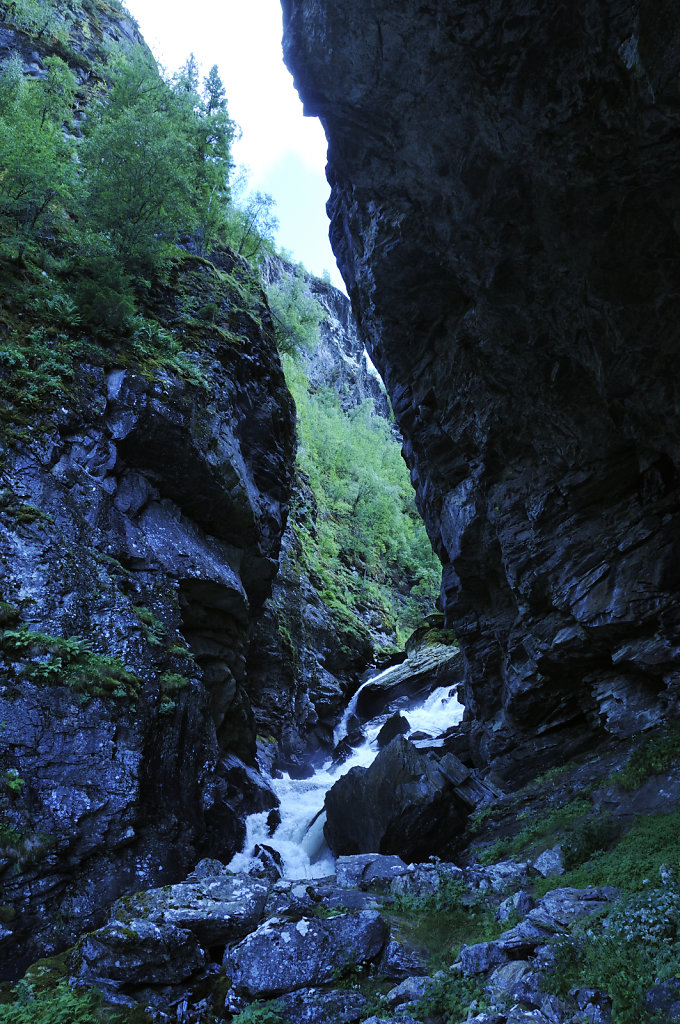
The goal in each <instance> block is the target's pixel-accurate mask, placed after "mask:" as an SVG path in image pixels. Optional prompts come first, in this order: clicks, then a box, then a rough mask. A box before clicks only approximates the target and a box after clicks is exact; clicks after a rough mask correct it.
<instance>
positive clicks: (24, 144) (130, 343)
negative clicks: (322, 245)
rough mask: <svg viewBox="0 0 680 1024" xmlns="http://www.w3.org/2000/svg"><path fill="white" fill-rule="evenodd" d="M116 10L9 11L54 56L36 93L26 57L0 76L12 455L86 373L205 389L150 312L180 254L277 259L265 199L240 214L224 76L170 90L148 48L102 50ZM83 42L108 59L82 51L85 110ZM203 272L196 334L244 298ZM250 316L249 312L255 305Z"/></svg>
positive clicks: (22, 0)
mask: <svg viewBox="0 0 680 1024" xmlns="http://www.w3.org/2000/svg"><path fill="white" fill-rule="evenodd" d="M119 9H120V5H119V4H117V3H114V4H113V5H109V4H108V3H106V2H105V0H71V2H70V3H69V4H68V5H62V4H56V3H54V2H52V0H50V2H45V3H42V2H38V0H9V2H8V0H0V10H1V11H2V12H3V13H4V15H5V18H6V20H7V22H8V23H9V24H10V25H12V24H13V25H15V26H16V27H18V28H19V29H20V30H21V31H23V32H25V33H27V34H29V35H30V36H32V37H33V38H34V39H35V40H36V42H37V41H40V48H41V49H42V50H43V52H45V51H46V52H47V53H48V54H49V53H50V51H54V48H55V47H56V49H57V50H58V51H59V53H58V54H57V53H55V52H52V55H49V56H45V57H44V58H43V66H44V70H45V72H46V74H45V75H44V77H41V78H35V77H31V76H28V75H25V74H24V68H23V65H22V61H21V58H20V57H19V56H18V55H17V54H14V55H11V56H10V57H9V58H7V59H5V60H4V61H3V62H2V63H0V166H1V167H2V174H0V290H1V291H2V292H3V293H4V294H5V296H6V301H3V304H2V307H3V308H2V309H1V310H0V335H1V337H2V342H0V428H2V429H3V433H4V434H5V436H6V437H7V438H9V439H11V438H21V437H22V436H23V435H22V432H21V431H22V427H23V426H24V425H26V424H29V423H30V424H31V425H32V426H33V427H35V426H36V421H37V420H39V418H40V414H41V413H43V412H46V411H48V410H49V409H51V408H52V407H53V406H54V405H55V404H56V402H57V401H59V400H61V401H63V400H64V398H65V397H69V398H71V399H73V398H74V397H75V395H76V394H77V393H78V392H79V391H80V389H81V388H82V387H83V386H87V383H88V381H87V379H83V376H84V375H83V371H82V367H83V366H95V367H96V366H104V367H108V366H112V365H117V366H120V365H123V366H125V365H135V366H137V367H139V368H141V370H142V372H144V373H145V374H146V375H147V376H149V377H153V378H155V377H157V376H158V373H159V371H161V370H164V369H165V370H169V371H171V372H173V373H175V374H177V375H179V376H180V377H182V378H183V379H185V380H186V381H187V382H188V383H190V384H192V385H195V386H198V387H204V386H205V383H206V378H205V375H204V374H203V372H202V371H201V368H200V364H197V359H196V356H195V355H192V357H191V358H189V357H188V355H187V351H191V352H192V353H194V352H195V351H196V334H197V333H198V332H197V331H195V330H188V331H187V330H186V327H185V324H184V323H182V324H181V326H180V325H178V324H177V321H176V319H175V320H173V322H172V323H164V324H161V323H160V322H159V321H158V319H157V312H156V307H157V303H156V304H155V305H154V303H153V302H150V301H149V300H150V299H151V298H153V297H154V296H157V295H158V293H159V289H162V287H163V286H164V284H167V283H171V282H172V281H173V280H174V281H175V282H176V278H177V270H178V267H180V268H183V267H184V266H185V265H186V262H187V259H188V258H189V254H188V253H187V249H190V250H191V251H192V252H193V253H194V254H198V256H196V257H195V258H197V259H198V258H199V257H200V254H203V253H210V254H211V253H213V252H214V251H215V250H220V248H221V247H224V246H225V245H228V244H229V243H230V242H232V241H233V242H234V244H235V245H236V247H237V248H240V249H241V251H243V252H245V250H246V249H247V250H248V254H252V253H254V252H255V250H256V249H257V250H258V252H259V253H260V254H261V252H262V251H264V250H265V249H267V247H271V243H270V242H269V241H268V240H267V238H266V237H264V236H263V235H262V234H260V233H259V231H260V229H261V230H262V231H264V232H265V234H266V233H267V232H270V231H271V227H272V224H273V221H272V219H271V217H268V216H265V215H264V214H263V212H262V211H263V209H264V208H269V207H270V206H271V200H270V199H269V197H259V198H258V199H257V202H256V207H257V208H256V209H253V210H251V212H250V213H247V207H248V202H249V201H248V200H246V201H245V207H246V209H244V210H240V209H237V208H236V206H235V204H234V202H233V200H232V191H231V184H230V175H231V170H232V164H231V155H230V147H231V142H232V139H233V137H234V134H235V131H236V126H235V125H234V123H233V122H232V121H231V119H230V118H229V116H228V111H227V103H226V98H225V95H224V88H223V85H222V82H221V81H220V78H219V75H218V72H217V68H216V67H213V68H212V69H211V71H210V73H209V74H208V75H207V76H206V77H205V79H204V81H203V83H202V84H201V83H200V82H199V76H198V70H197V66H196V63H195V61H194V59H193V58H192V57H190V58H189V60H188V61H187V63H186V64H185V66H184V67H183V68H182V69H181V71H180V72H179V73H178V74H177V75H175V76H173V77H172V78H167V77H164V76H163V75H161V74H160V73H159V71H158V69H157V67H156V65H155V63H154V62H153V59H152V58H151V56H150V54H149V52H148V51H147V50H146V49H145V48H144V47H141V46H140V47H137V48H136V49H134V50H132V51H131V52H127V53H125V52H123V51H122V50H121V49H120V48H117V47H115V46H114V45H113V44H111V43H108V44H107V45H100V43H101V30H100V27H99V24H100V20H101V18H103V17H104V15H106V18H107V19H110V18H111V17H114V20H115V11H116V10H119ZM90 36H93V37H94V36H98V37H99V38H100V43H98V44H97V45H96V46H95V45H94V44H93V46H92V47H90V46H89V45H88V46H86V47H85V49H86V50H87V53H88V54H90V56H91V57H92V59H93V60H95V63H94V64H91V66H90V70H91V71H92V76H91V85H89V86H88V92H87V94H86V95H83V91H84V90H83V87H79V86H78V84H77V81H76V77H75V75H74V73H73V70H72V67H76V66H78V67H83V66H88V58H86V56H85V54H84V53H83V39H84V38H90ZM69 40H71V42H72V43H73V49H72V50H71V49H70V48H69V47H70V43H69ZM93 55H94V56H93ZM76 58H77V59H76ZM69 61H72V66H69ZM83 105H84V107H85V111H86V113H85V116H84V117H81V118H79V120H78V121H77V123H76V122H75V120H74V116H73V111H74V109H75V108H76V107H78V108H82V107H83ZM244 218H245V220H244ZM180 242H181V247H180V246H179V245H178V243H180ZM204 262H205V264H206V268H205V269H206V271H208V276H209V277H211V282H212V285H213V288H212V293H211V294H210V295H209V296H208V297H207V298H206V299H205V301H202V305H201V307H200V308H197V309H196V310H195V311H194V314H195V316H194V317H193V318H192V317H189V318H188V319H189V320H191V321H192V325H193V324H195V325H196V326H200V327H201V328H202V329H203V334H205V325H206V323H210V324H212V325H214V324H215V321H216V318H217V314H218V313H219V312H224V311H222V310H220V309H219V307H218V303H217V302H216V301H215V299H216V295H215V291H216V290H217V291H219V289H220V288H221V287H223V285H226V286H228V287H230V288H231V287H233V290H234V291H235V292H237V293H239V292H243V284H242V282H238V281H237V280H236V276H234V277H232V275H229V274H228V273H226V272H224V273H223V272H222V271H219V270H218V269H217V268H216V267H215V266H214V265H213V264H212V263H210V262H209V261H208V260H205V261H204ZM196 276H197V275H196V274H194V277H196ZM238 276H240V277H241V278H243V274H240V275H238ZM251 276H253V277H254V275H253V274H251ZM248 289H251V285H248ZM203 290H204V289H203ZM223 290H224V289H223ZM199 291H202V289H199ZM195 296H196V292H195V290H193V289H191V290H190V294H189V293H187V296H186V298H187V301H188V302H189V301H193V300H194V297H195ZM237 305H238V304H237V303H234V304H233V307H234V308H233V312H234V314H235V316H238V315H240V313H241V312H242V310H240V309H238V308H236V307H237ZM243 305H244V308H245V307H250V308H251V309H252V308H253V307H254V306H255V305H256V303H254V302H253V299H252V295H251V294H249V295H248V297H246V298H245V300H244V304H243ZM230 311H231V306H230ZM183 319H186V318H183ZM215 331H216V332H217V333H222V334H224V339H223V340H224V341H226V342H227V343H233V337H234V336H233V335H232V334H230V333H229V332H228V331H226V332H224V331H221V329H220V328H217V327H216V328H215ZM86 372H88V371H86Z"/></svg>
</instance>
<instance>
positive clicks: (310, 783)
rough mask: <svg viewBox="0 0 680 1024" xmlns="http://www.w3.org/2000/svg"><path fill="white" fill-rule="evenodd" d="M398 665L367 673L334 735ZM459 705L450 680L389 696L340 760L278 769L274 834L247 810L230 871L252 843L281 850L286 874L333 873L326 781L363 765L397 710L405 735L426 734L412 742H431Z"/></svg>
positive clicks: (238, 867)
mask: <svg viewBox="0 0 680 1024" xmlns="http://www.w3.org/2000/svg"><path fill="white" fill-rule="evenodd" d="M401 671H402V669H401V666H398V665H397V666H393V667H391V668H387V669H385V670H384V671H383V672H380V673H378V675H376V676H372V677H371V678H370V679H368V680H367V681H366V682H365V683H363V685H362V686H361V687H360V688H359V689H358V690H357V692H356V693H355V695H354V697H353V698H352V700H351V701H350V703H349V705H348V707H347V710H346V711H345V714H344V716H343V718H342V720H341V722H340V723H339V725H338V726H337V727H336V729H335V735H334V740H335V743H336V744H337V743H339V742H340V741H341V740H342V739H343V738H344V737H345V736H347V733H348V724H349V723H350V720H351V719H352V716H353V715H354V714H355V712H356V708H357V703H358V701H359V700H360V698H361V695H362V692H364V691H366V689H367V688H371V689H375V688H376V685H378V684H380V685H381V686H382V685H385V687H386V688H388V687H389V683H390V677H391V676H396V675H397V674H398V673H399V672H401ZM463 710H464V709H463V706H462V704H460V703H459V702H458V700H457V698H456V696H455V689H452V687H451V686H450V685H448V686H440V687H438V688H437V689H435V690H433V692H432V693H430V694H429V695H428V696H426V697H424V698H421V699H420V700H413V699H411V700H409V699H408V698H407V697H401V698H397V700H394V701H391V702H390V703H389V704H388V705H387V707H386V708H384V709H383V710H382V712H381V713H379V714H378V715H377V716H376V717H375V718H372V719H370V720H369V721H366V722H364V723H363V725H362V731H363V742H361V743H360V745H358V746H356V747H354V748H353V749H352V750H351V751H350V754H349V756H348V757H347V758H346V759H345V760H344V761H342V762H338V761H337V760H334V759H333V757H329V758H328V759H327V760H326V761H325V762H324V764H322V766H321V767H320V768H319V769H318V770H317V771H316V772H315V773H314V775H312V776H311V777H310V778H306V779H295V778H291V777H290V776H289V775H288V774H287V773H285V772H284V773H283V774H282V776H281V777H280V778H272V779H271V780H270V781H271V785H272V788H273V789H274V792H275V793H276V795H277V797H278V798H279V801H280V806H279V814H280V816H281V822H280V824H279V825H278V827H277V828H276V830H275V832H274V834H273V835H270V834H269V827H268V823H267V819H268V817H269V814H270V812H269V811H261V812H259V813H257V814H251V815H250V816H249V817H248V819H247V820H246V839H245V843H244V847H243V852H242V853H237V854H236V855H235V856H234V857H233V859H232V860H231V862H230V864H229V868H230V870H232V871H247V870H248V868H249V867H250V866H251V864H252V860H253V850H254V848H255V846H256V845H258V844H262V845H265V846H268V847H270V848H272V849H274V850H276V851H278V853H279V854H280V855H281V857H282V860H283V871H284V877H285V878H295V879H298V878H299V879H302V878H322V877H323V876H324V875H330V874H333V872H334V871H335V859H334V857H333V854H332V853H331V851H330V850H329V848H328V846H327V844H326V841H325V839H324V834H323V826H324V823H325V821H326V814H325V812H324V810H323V807H324V798H325V796H326V793H327V792H328V790H329V789H330V788H331V786H332V785H333V784H334V783H335V782H337V780H338V779H339V778H340V777H341V776H342V775H345V774H346V773H347V772H348V771H350V769H352V768H356V767H360V768H367V767H368V766H369V765H370V764H371V762H372V761H373V760H374V758H375V757H376V754H377V753H378V742H377V741H378V733H379V732H380V730H381V729H382V727H383V725H384V724H385V722H386V721H387V719H388V718H390V717H391V715H393V714H394V713H395V711H399V713H400V714H401V715H403V716H404V717H405V718H406V719H407V720H408V723H409V726H410V732H409V733H408V735H409V736H414V735H416V734H418V733H420V734H426V736H427V739H416V740H414V742H415V745H416V746H420V745H423V746H428V747H431V746H433V741H436V739H437V737H439V736H441V735H442V734H443V733H445V732H446V731H447V730H448V729H450V728H451V727H452V726H454V725H457V724H458V722H460V720H461V718H462V717H463Z"/></svg>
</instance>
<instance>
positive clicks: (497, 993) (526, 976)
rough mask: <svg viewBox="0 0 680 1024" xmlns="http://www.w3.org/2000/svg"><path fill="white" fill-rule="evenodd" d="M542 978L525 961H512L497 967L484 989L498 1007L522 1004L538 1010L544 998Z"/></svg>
mask: <svg viewBox="0 0 680 1024" xmlns="http://www.w3.org/2000/svg"><path fill="white" fill-rule="evenodd" d="M543 982H544V977H543V975H542V974H540V973H539V972H537V971H535V970H534V969H533V967H532V965H531V964H530V963H529V962H528V961H526V960H514V961H512V962H511V963H508V964H504V965H502V966H501V967H497V968H496V970H495V971H493V972H492V974H491V975H490V977H489V978H488V980H487V983H486V986H485V989H486V991H487V992H488V993H489V995H491V996H492V998H493V1000H494V1002H495V1003H496V1004H497V1005H500V1006H506V1005H508V1004H514V1003H522V1004H523V1005H524V1006H527V1007H533V1008H535V1009H540V1008H541V1006H542V1003H543V1000H544V998H545V993H544V992H542V991H541V985H542V983H543Z"/></svg>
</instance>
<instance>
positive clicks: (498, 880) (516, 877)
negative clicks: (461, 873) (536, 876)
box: [465, 860, 529, 892]
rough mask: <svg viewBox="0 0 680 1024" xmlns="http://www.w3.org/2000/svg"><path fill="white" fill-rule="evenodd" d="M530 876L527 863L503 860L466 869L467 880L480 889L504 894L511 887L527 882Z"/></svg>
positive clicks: (474, 865)
mask: <svg viewBox="0 0 680 1024" xmlns="http://www.w3.org/2000/svg"><path fill="white" fill-rule="evenodd" d="M528 874H529V865H528V864H527V863H526V862H525V861H514V860H501V861H499V862H498V863H497V864H489V865H483V864H473V865H472V866H471V867H469V868H466V869H465V880H466V882H469V883H470V884H472V885H474V886H476V887H477V888H479V889H492V890H493V891H494V892H503V890H504V889H506V888H507V887H508V886H509V885H512V884H515V883H517V882H522V881H525V880H526V879H527V877H528Z"/></svg>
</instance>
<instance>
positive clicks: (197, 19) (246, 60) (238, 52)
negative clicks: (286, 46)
mask: <svg viewBox="0 0 680 1024" xmlns="http://www.w3.org/2000/svg"><path fill="white" fill-rule="evenodd" d="M126 6H127V8H128V10H129V11H130V13H131V14H132V15H133V16H134V17H135V18H136V19H137V21H138V22H139V27H140V29H141V31H142V34H143V35H144V38H145V39H146V41H147V43H148V44H149V46H150V47H151V49H152V50H153V52H154V55H155V57H156V59H157V60H158V61H159V62H160V63H161V64H162V65H163V66H164V67H165V68H166V69H167V70H169V71H175V70H177V68H179V67H180V66H181V65H182V64H184V62H185V61H186V59H187V57H188V56H189V54H190V53H193V54H194V55H195V57H196V59H197V61H198V62H199V65H200V67H201V73H202V75H203V74H207V72H208V71H209V70H210V68H211V67H212V65H213V64H217V66H218V68H219V72H220V76H221V78H222V81H223V82H224V87H225V90H226V93H227V101H228V104H229V114H230V116H231V117H232V118H233V120H234V121H236V122H237V124H239V125H240V126H241V129H242V133H243V134H242V138H241V140H240V141H239V142H238V143H236V144H235V145H234V147H233V157H234V160H235V161H236V163H237V164H243V165H245V166H246V167H248V168H249V170H250V188H251V189H252V190H261V191H264V192H269V193H270V194H271V195H272V196H273V197H274V199H275V200H276V214H277V217H278V219H279V222H280V228H279V233H278V244H279V245H280V246H283V247H284V248H285V249H288V250H290V251H292V253H293V256H294V257H295V259H298V260H302V262H303V263H304V264H305V266H306V267H307V269H308V270H311V271H312V272H313V273H315V274H318V275H321V273H322V272H323V270H324V269H327V270H328V271H329V273H330V274H331V278H332V279H333V282H334V283H335V284H336V285H337V286H338V287H339V288H343V290H344V285H343V283H342V278H341V277H340V274H339V273H338V270H337V267H336V264H335V258H334V256H333V253H332V251H331V247H330V244H329V242H328V218H327V217H326V211H325V203H326V199H327V198H328V194H329V191H330V190H329V186H328V183H327V182H326V175H325V172H324V167H325V163H326V139H325V137H324V133H323V129H322V127H321V124H320V123H319V121H318V120H317V119H316V118H307V117H303V114H302V104H301V103H300V100H299V98H298V94H297V92H296V91H295V88H294V86H293V79H292V77H291V75H290V74H289V72H288V69H287V68H286V66H285V64H284V63H283V57H282V55H281V7H280V4H279V0H191V3H187V0H126Z"/></svg>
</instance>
